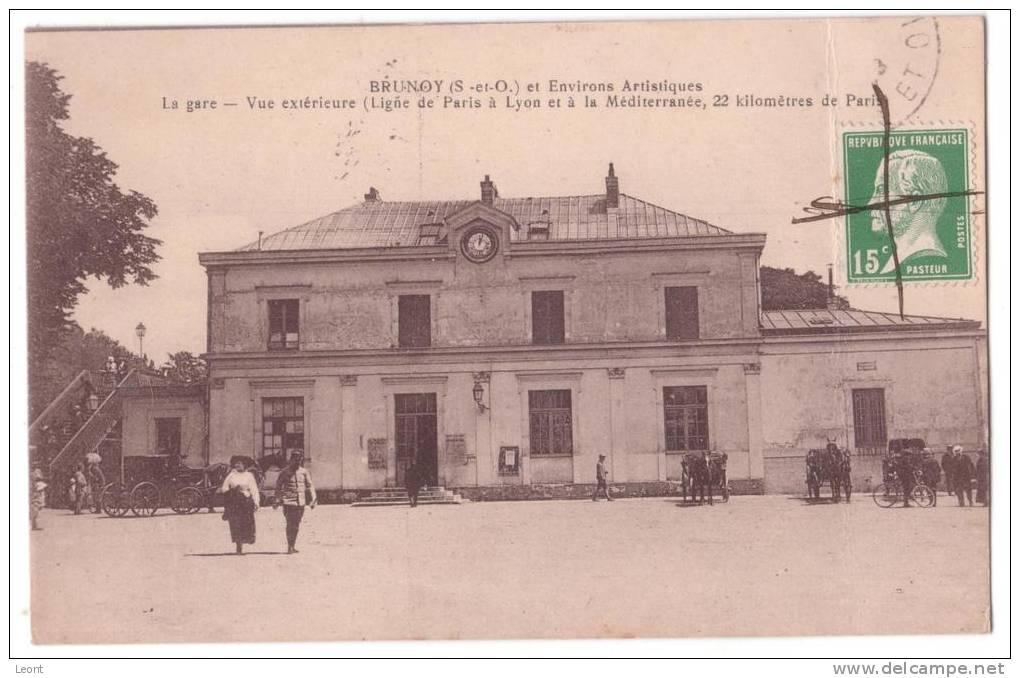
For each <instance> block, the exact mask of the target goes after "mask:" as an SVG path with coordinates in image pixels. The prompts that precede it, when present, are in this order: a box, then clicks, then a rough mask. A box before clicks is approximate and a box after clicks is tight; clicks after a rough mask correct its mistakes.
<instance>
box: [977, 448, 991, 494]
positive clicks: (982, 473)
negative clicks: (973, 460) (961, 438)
mask: <svg viewBox="0 0 1020 678" xmlns="http://www.w3.org/2000/svg"><path fill="white" fill-rule="evenodd" d="M988 471H989V466H988V453H987V452H985V451H984V450H983V449H982V450H981V451H980V452H978V460H977V468H976V472H977V500H978V503H979V504H981V505H982V506H988V499H989V496H988V495H989V492H990V487H989V485H988V476H989V473H988Z"/></svg>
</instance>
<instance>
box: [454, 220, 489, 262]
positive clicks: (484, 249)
mask: <svg viewBox="0 0 1020 678" xmlns="http://www.w3.org/2000/svg"><path fill="white" fill-rule="evenodd" d="M460 247H461V250H463V252H464V256H466V257H467V258H468V259H470V260H471V261H473V262H475V263H478V264H480V263H482V262H484V261H488V260H489V259H492V257H493V256H495V254H496V250H497V249H498V244H497V241H496V236H495V235H493V234H492V233H491V232H489V231H488V230H487V229H484V228H476V229H474V230H471V231H468V233H467V234H466V235H465V236H464V238H463V240H461V241H460Z"/></svg>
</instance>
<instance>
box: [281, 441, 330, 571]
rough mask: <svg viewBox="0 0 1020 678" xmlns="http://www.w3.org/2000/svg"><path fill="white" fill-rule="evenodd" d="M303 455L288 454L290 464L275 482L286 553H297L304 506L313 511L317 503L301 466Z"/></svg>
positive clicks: (305, 471)
mask: <svg viewBox="0 0 1020 678" xmlns="http://www.w3.org/2000/svg"><path fill="white" fill-rule="evenodd" d="M304 460H305V455H304V453H303V452H302V451H300V450H294V451H293V452H291V454H290V463H289V464H287V467H286V468H284V469H283V470H282V471H280V477H279V479H278V480H277V481H276V504H277V505H280V504H282V505H283V517H284V520H286V522H287V553H288V554H289V553H297V552H298V550H297V548H296V545H297V537H298V530H299V529H301V519H302V518H303V517H304V515H305V506H307V507H308V508H311V509H314V508H315V506H316V505H317V504H318V503H319V499H318V497H317V496H316V495H315V486H314V485H312V476H311V475H310V474H309V473H308V470H307V469H306V468H305V467H304V466H303V465H302V464H303V462H304Z"/></svg>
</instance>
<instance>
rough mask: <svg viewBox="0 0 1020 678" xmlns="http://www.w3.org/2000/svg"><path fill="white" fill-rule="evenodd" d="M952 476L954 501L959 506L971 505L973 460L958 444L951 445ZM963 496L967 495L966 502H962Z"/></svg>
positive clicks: (972, 503) (972, 502)
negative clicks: (954, 489) (954, 493)
mask: <svg viewBox="0 0 1020 678" xmlns="http://www.w3.org/2000/svg"><path fill="white" fill-rule="evenodd" d="M953 476H954V477H953V483H954V485H955V486H956V501H957V502H958V503H959V505H960V506H965V505H968V506H973V505H974V498H973V497H972V496H971V483H973V481H974V462H972V461H971V460H970V457H968V456H967V455H965V454H964V453H963V448H962V447H960V446H959V445H954V446H953ZM964 496H966V497H967V504H964V503H963V498H964Z"/></svg>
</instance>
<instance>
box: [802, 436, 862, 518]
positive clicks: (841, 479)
mask: <svg viewBox="0 0 1020 678" xmlns="http://www.w3.org/2000/svg"><path fill="white" fill-rule="evenodd" d="M804 466H805V474H806V480H805V482H806V483H807V489H808V498H809V499H821V498H822V497H821V495H822V486H823V485H828V486H829V488H830V490H831V492H832V495H831V498H832V501H833V502H838V501H839V500H840V496H841V495H842V496H844V497H845V498H846V501H847V503H850V494H851V492H852V491H853V483H852V481H851V477H850V452H849V451H848V450H846V449H840V447H839V446H838V445H836V443H833V442H830V443H828V444H827V445H826V446H825V448H824V449H814V450H808V453H807V456H806V457H805V459H804Z"/></svg>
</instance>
